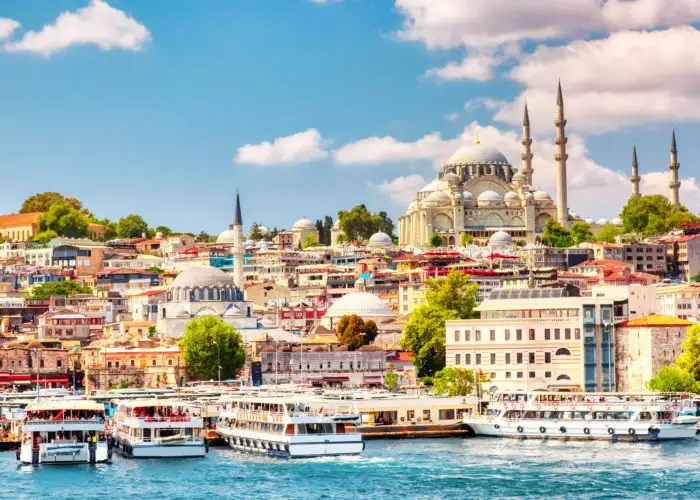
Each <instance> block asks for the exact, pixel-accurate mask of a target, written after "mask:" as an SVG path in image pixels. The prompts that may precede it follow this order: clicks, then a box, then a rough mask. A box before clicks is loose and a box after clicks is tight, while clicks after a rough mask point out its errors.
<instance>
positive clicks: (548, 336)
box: [544, 328, 552, 340]
mask: <svg viewBox="0 0 700 500" xmlns="http://www.w3.org/2000/svg"><path fill="white" fill-rule="evenodd" d="M551 338H552V330H550V329H549V328H545V329H544V339H545V340H550V339H551Z"/></svg>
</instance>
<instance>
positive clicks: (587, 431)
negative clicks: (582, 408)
mask: <svg viewBox="0 0 700 500" xmlns="http://www.w3.org/2000/svg"><path fill="white" fill-rule="evenodd" d="M583 433H584V434H585V435H586V436H588V435H589V434H590V433H591V430H590V429H589V428H588V427H584V428H583Z"/></svg>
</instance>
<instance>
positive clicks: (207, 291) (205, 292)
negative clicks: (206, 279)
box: [202, 288, 209, 300]
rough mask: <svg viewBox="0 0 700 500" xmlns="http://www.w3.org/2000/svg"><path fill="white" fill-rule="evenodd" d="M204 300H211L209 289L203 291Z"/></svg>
mask: <svg viewBox="0 0 700 500" xmlns="http://www.w3.org/2000/svg"><path fill="white" fill-rule="evenodd" d="M202 300H209V288H203V289H202Z"/></svg>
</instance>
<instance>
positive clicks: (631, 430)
mask: <svg viewBox="0 0 700 500" xmlns="http://www.w3.org/2000/svg"><path fill="white" fill-rule="evenodd" d="M627 432H628V433H629V435H630V436H634V435H635V434H636V433H637V431H635V430H634V429H633V428H632V427H630V428H629V430H628V431H627Z"/></svg>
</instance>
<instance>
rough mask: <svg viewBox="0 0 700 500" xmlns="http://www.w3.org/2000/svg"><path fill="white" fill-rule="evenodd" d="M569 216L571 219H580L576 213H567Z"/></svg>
mask: <svg viewBox="0 0 700 500" xmlns="http://www.w3.org/2000/svg"><path fill="white" fill-rule="evenodd" d="M569 215H570V216H571V217H573V218H574V219H579V218H580V217H579V216H578V214H577V213H576V212H569Z"/></svg>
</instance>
